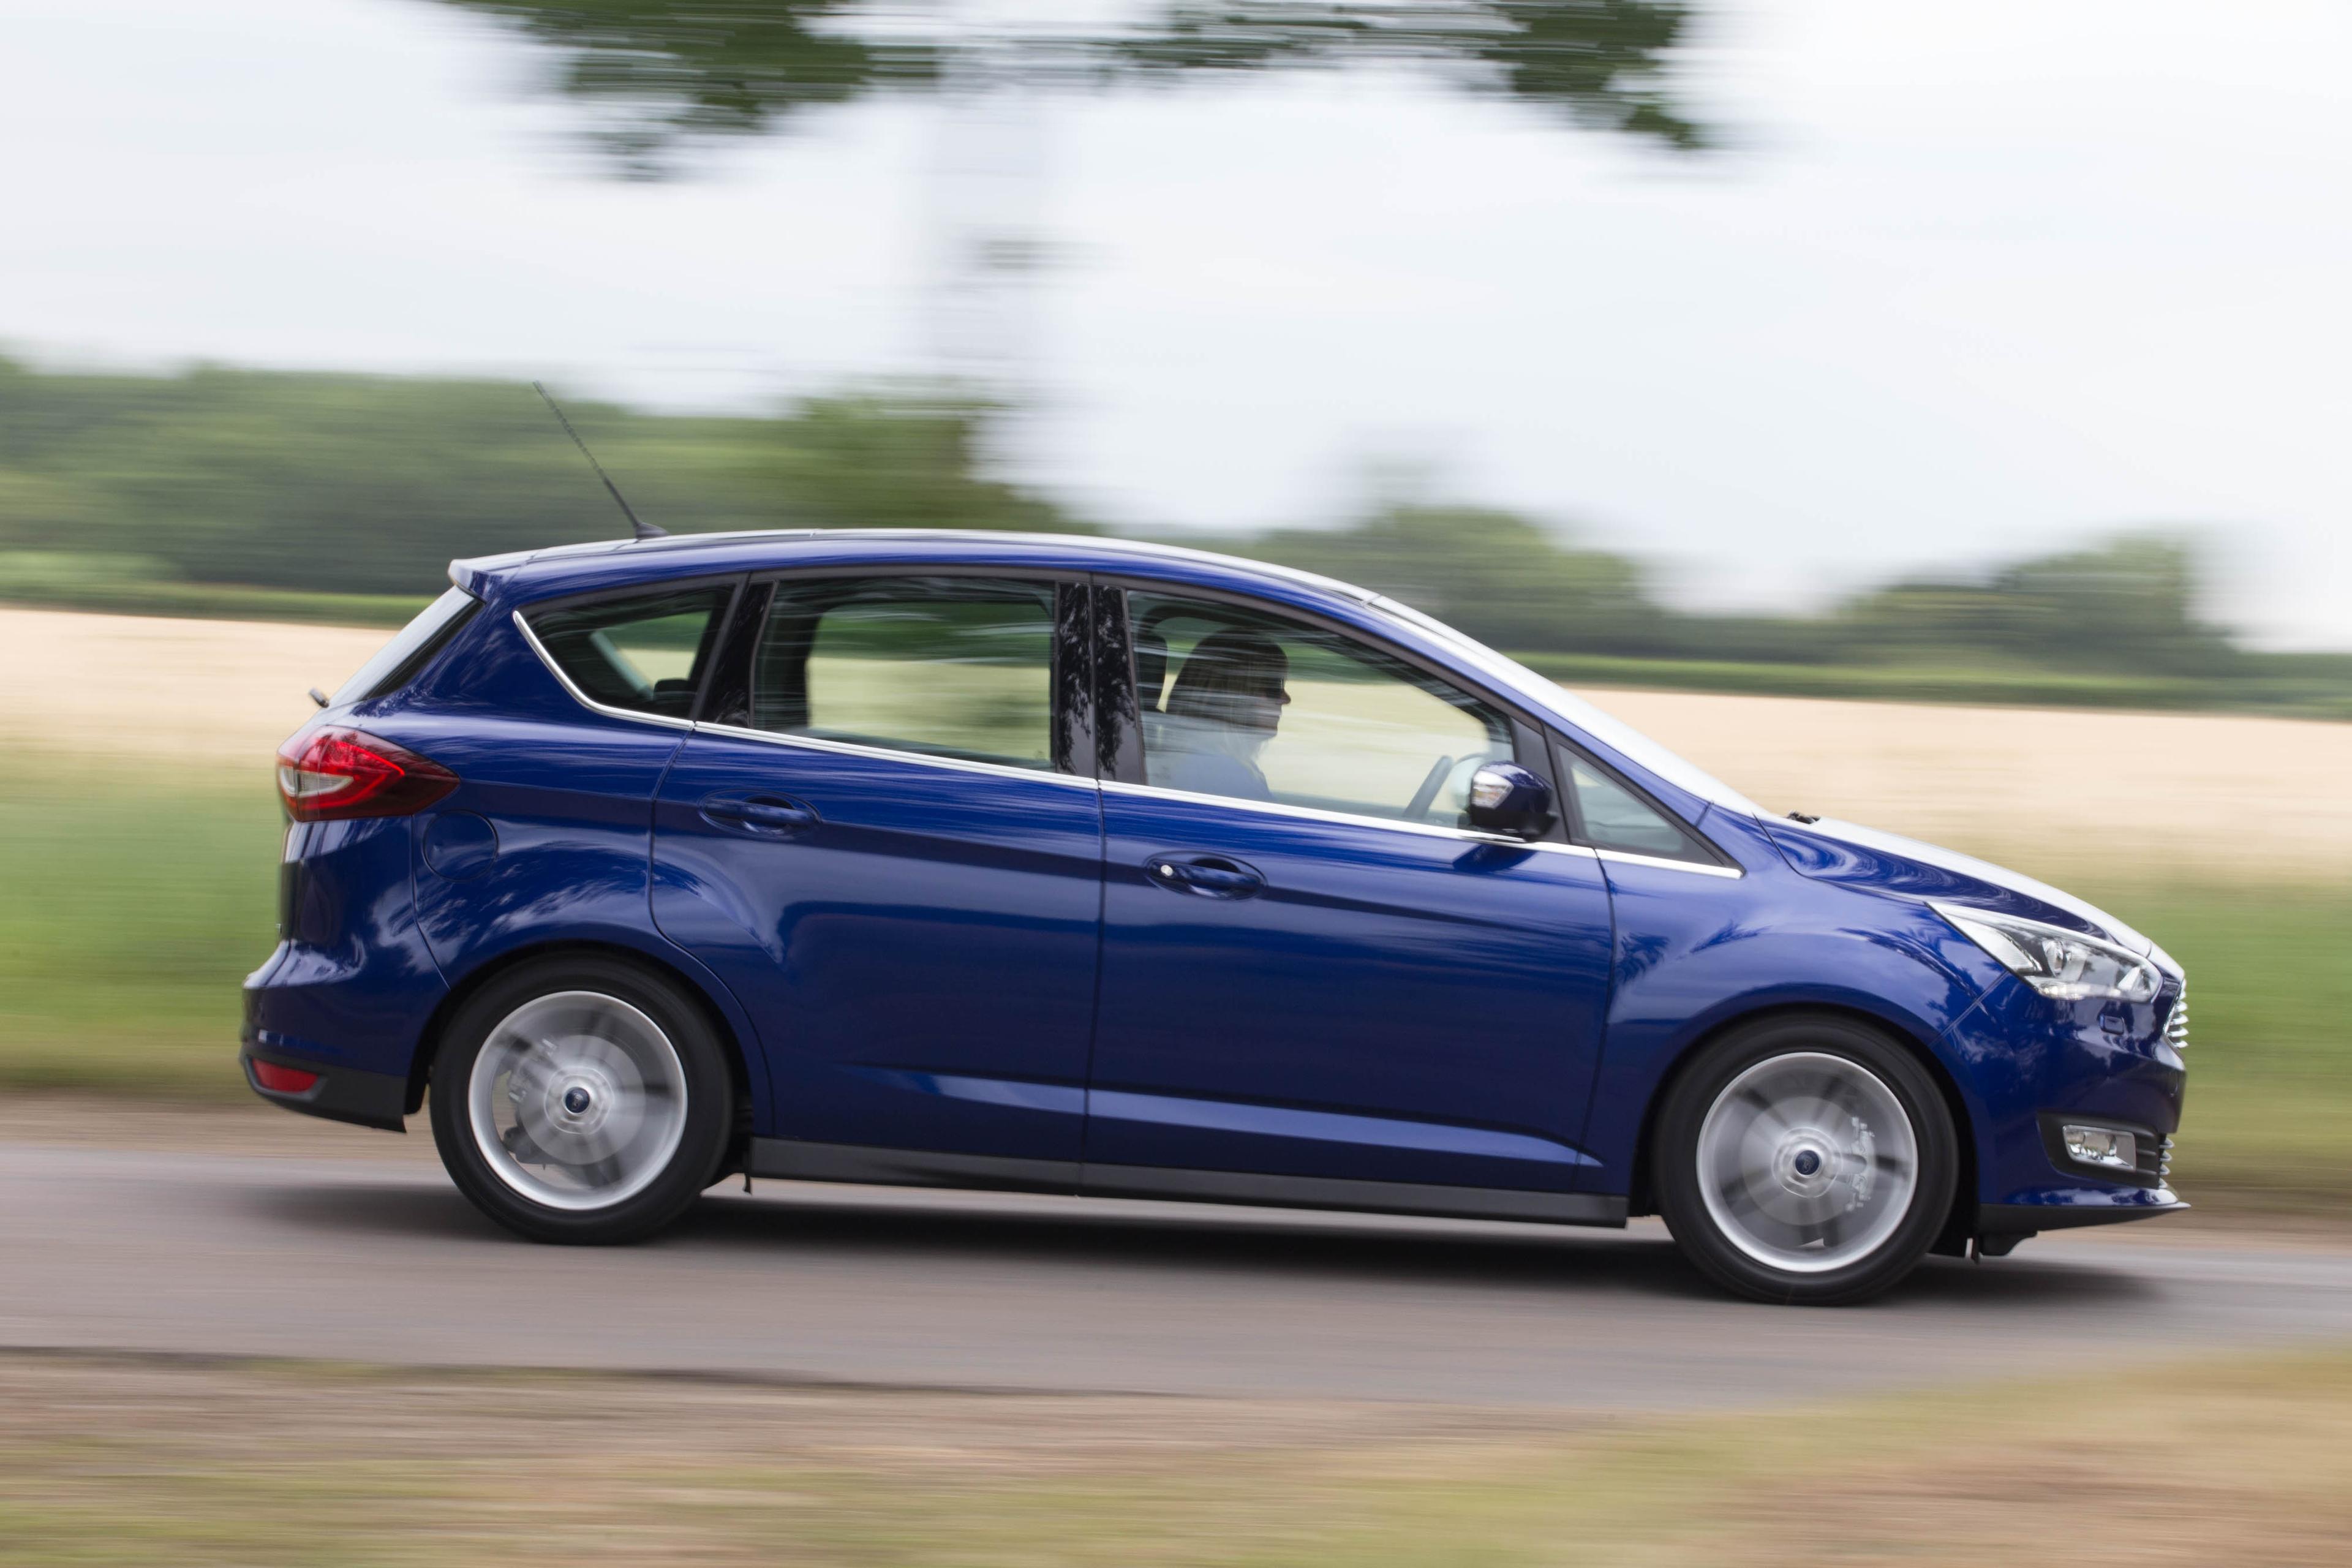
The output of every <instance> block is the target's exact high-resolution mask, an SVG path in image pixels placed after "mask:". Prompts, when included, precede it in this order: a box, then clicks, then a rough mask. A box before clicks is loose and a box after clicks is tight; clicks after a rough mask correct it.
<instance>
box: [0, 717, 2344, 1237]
mask: <svg viewBox="0 0 2352 1568" xmlns="http://www.w3.org/2000/svg"><path fill="white" fill-rule="evenodd" d="M282 830H283V829H282V825H281V822H280V818H279V816H278V807H277V803H276V799H275V797H274V795H273V794H272V791H271V787H270V781H269V778H268V774H267V773H264V772H262V771H261V770H259V769H257V770H255V771H254V773H251V774H228V773H222V772H220V771H218V770H197V771H194V772H190V773H179V774H174V773H171V772H170V771H169V769H168V766H167V765H157V764H149V763H140V762H136V761H132V760H129V759H125V760H122V761H120V762H108V763H94V762H83V763H62V762H57V761H40V760H30V759H28V758H27V757H26V756H25V755H23V754H19V755H17V756H16V757H14V758H11V759H8V760H6V761H0V865H5V866H6V867H7V868H8V881H7V885H8V890H9V892H10V894H11V895H12V896H11V897H9V898H8V899H6V900H0V1086H5V1087H9V1088H16V1089H82V1090H95V1091H99V1092H103V1093H121V1094H129V1095H137V1096H142V1097H146V1098H154V1099H166V1100H189V1101H204V1100H221V1101H229V1100H243V1098H244V1097H245V1095H246V1092H247V1091H246V1089H245V1087H244V1083H243V1080H242V1079H241V1078H240V1077H239V1075H238V1074H237V1071H236V1065H235V1054H236V1028H237V1022H238V994H237V983H238V981H239V979H240V978H241V977H242V976H243V975H244V974H245V973H247V972H248V971H249V970H251V969H253V968H254V967H256V966H257V965H258V964H259V963H260V962H261V961H262V959H263V958H265V957H266V956H268V952H269V950H270V945H271V943H272V942H273V941H274V940H275V939H274V936H273V925H274V922H275V920H276V875H277V863H278V843H279V837H280V834H281V832H282ZM2021 869H2029V870H2030V869H2033V868H2021ZM2059 880H2060V881H2061V883H2062V884H2063V885H2065V886H2067V887H2069V888H2071V889H2073V890H2074V891H2076V892H2079V893H2081V894H2082V895H2083V896H2084V897H2086V898H2089V899H2091V900H2095V901H2096V902H2098V903H2100V904H2102V905H2104V906H2105V907H2106V908H2107V909H2109V910H2113V911H2114V912H2115V913H2116V915H2118V916H2120V917H2121V918H2123V919H2124V920H2126V921H2130V922H2131V923H2132V924H2134V925H2136V926H2137V927H2138V928H2139V929H2140V930H2142V931H2146V932H2147V933H2148V934H2149V935H2151V936H2153V937H2154V938H2155V939H2156V940H2157V941H2158V942H2162V943H2163V944H2164V945H2165V947H2166V948H2167V949H2168V950H2169V951H2170V952H2172V954H2173V955H2174V956H2175V957H2176V958H2178V959H2179V961H2180V962H2181V963H2183V964H2185V965H2186V966H2187V967H2188V969H2189V975H2190V986H2191V989H2190V995H2191V999H2192V1012H2193V1016H2194V1026H2193V1030H2192V1036H2191V1045H2190V1048H2189V1113H2188V1118H2187V1121H2186V1123H2185V1125H2184V1127H2183V1130H2182V1132H2181V1137H2180V1150H2179V1158H2178V1160H2177V1162H2176V1164H2175V1175H2176V1182H2177V1184H2178V1185H2179V1187H2180V1188H2181V1190H2182V1192H2183V1194H2184V1195H2186V1196H2187V1197H2189V1199H2190V1201H2191V1202H2200V1201H2219V1202H2223V1203H2231V1204H2245V1205H2258V1206H2265V1207H2280V1208H2316V1207H2325V1206H2332V1205H2340V1204H2341V1203H2342V1202H2343V1200H2344V1199H2345V1198H2346V1197H2347V1196H2352V1137H2347V1134H2346V1131H2345V1129H2346V1128H2347V1126H2352V1037H2347V1020H2352V889H2334V888H2326V887H2293V886H2284V885H2282V886H2228V885H2221V884H2201V885H2200V884H2192V883H2166V882H2162V881H2158V880H2155V879H2151V878H2149V877H2147V876H2145V875H2141V876H2137V877H2126V876H2122V875H2118V876H2116V877H2114V878H2112V879H2105V880H2104V881H2102V880H2096V879H2086V878H2084V877H2081V876H2063V877H2061V878H2059Z"/></svg>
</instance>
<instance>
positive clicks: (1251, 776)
mask: <svg viewBox="0 0 2352 1568" xmlns="http://www.w3.org/2000/svg"><path fill="white" fill-rule="evenodd" d="M1289 675H1290V659H1289V658H1288V656H1287V655H1286V654H1285V653H1284V652H1283V651H1282V645H1281V644H1280V643H1277V642H1276V641H1275V640H1274V638H1273V637H1269V636H1267V635H1266V634H1265V633H1264V632H1262V631H1258V630H1255V629H1254V628H1251V627H1246V626H1235V627H1230V628H1228V629H1226V630H1224V631H1220V632H1212V633H1210V634H1209V635H1208V636H1207V637H1202V639H1201V640H1200V642H1199V643H1198V644H1197V645H1195V646H1194V647H1193V649H1192V655H1191V657H1189V658H1186V659H1185V660H1184V668H1182V669H1181V670H1179V671H1178V672H1177V675H1176V682H1175V685H1174V687H1173V688H1172V689H1171V690H1170V691H1169V693H1168V703H1167V712H1166V716H1165V717H1164V718H1163V719H1162V720H1161V721H1160V723H1159V724H1158V725H1156V726H1155V727H1154V728H1155V729H1156V730H1157V731H1158V738H1159V744H1158V745H1157V746H1155V747H1153V748H1152V749H1151V755H1150V757H1149V758H1148V759H1147V760H1146V765H1147V767H1148V769H1149V773H1150V782H1151V783H1153V784H1158V785H1160V787H1162V788H1164V789H1181V790H1190V791H1192V792H1193V793H1195V794H1199V795H1225V796H1229V797H1231V798H1234V799H1240V800H1271V799H1273V798H1274V792H1273V791H1272V790H1271V789H1269V788H1267V787H1266V782H1265V772H1264V770H1262V769H1261V768H1260V767H1259V766H1258V754H1259V753H1260V752H1264V751H1265V744H1266V742H1268V741H1271V740H1273V739H1274V735H1275V731H1276V730H1277V729H1279V728H1280V727H1281V724H1282V710H1283V709H1284V707H1285V706H1286V705H1287V704H1288V703H1289V701H1290V693H1289V691H1288V690H1287V689H1286V681H1287V680H1288V679H1289Z"/></svg>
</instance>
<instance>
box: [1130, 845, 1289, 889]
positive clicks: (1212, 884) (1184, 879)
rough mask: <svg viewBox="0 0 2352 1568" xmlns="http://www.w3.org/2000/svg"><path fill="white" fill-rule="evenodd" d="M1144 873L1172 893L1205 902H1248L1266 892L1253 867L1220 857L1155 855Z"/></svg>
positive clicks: (1144, 864) (1262, 880)
mask: <svg viewBox="0 0 2352 1568" xmlns="http://www.w3.org/2000/svg"><path fill="white" fill-rule="evenodd" d="M1143 874H1144V875H1145V876H1146V877H1147V878H1149V879H1150V880H1151V881H1152V882H1153V883H1155V884H1157V885H1158V886H1160V887H1162V888H1165V889H1168V890H1169V891H1170V892H1171V893H1192V894H1195V895H1197V896H1198V897H1201V898H1204V899H1248V898H1255V896H1256V895H1258V894H1259V893H1262V892H1264V891H1265V878H1264V877H1262V876H1260V875H1259V874H1258V872H1257V870H1256V869H1255V868H1254V867H1250V866H1245V865H1244V864H1242V862H1240V861H1239V860H1235V859H1232V858H1229V857H1226V856H1223V855H1154V856H1153V857H1152V858H1150V859H1149V860H1146V861H1145V862H1144V863H1143Z"/></svg>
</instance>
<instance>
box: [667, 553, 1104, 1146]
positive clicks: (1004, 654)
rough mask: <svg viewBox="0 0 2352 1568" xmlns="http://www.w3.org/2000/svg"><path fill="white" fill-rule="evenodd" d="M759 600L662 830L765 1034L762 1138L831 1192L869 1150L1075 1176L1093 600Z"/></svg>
mask: <svg viewBox="0 0 2352 1568" xmlns="http://www.w3.org/2000/svg"><path fill="white" fill-rule="evenodd" d="M758 588H759V593H760V595H761V596H760V598H759V600H758V601H757V602H756V603H755V605H753V607H752V609H751V612H750V614H751V623H750V624H747V625H746V626H745V627H744V628H742V629H741V630H740V632H739V634H738V637H739V640H743V641H750V642H751V643H752V644H753V646H752V647H751V651H750V653H749V655H748V658H747V659H746V660H745V661H744V663H743V665H742V666H741V667H740V668H741V671H742V673H741V675H740V677H739V681H738V687H737V689H735V690H734V691H733V692H732V693H731V694H728V693H714V696H713V698H712V699H711V700H709V701H710V702H712V703H716V707H712V706H709V704H708V703H707V705H706V713H705V720H706V721H705V722H704V723H703V724H702V725H700V726H699V727H698V729H697V731H696V732H695V733H694V734H693V735H692V736H691V737H690V738H689V739H688V742H687V743H686V745H685V747H684V749H683V750H682V751H681V752H680V753H679V755H678V757H677V762H676V763H674V764H673V765H672V767H671V769H670V771H669V773H668V776H667V778H666V779H665V780H664V781H663V784H662V786H661V790H660V794H659V796H658V798H657V800H656V809H655V827H654V859H655V891H654V913H655V918H656V921H657V922H658V923H659V925H660V927H661V929H662V931H663V932H664V933H665V934H666V935H667V936H668V937H669V938H670V939H671V940H672V941H674V942H678V943H680V944H681V945H683V946H684V947H686V948H688V950H689V951H691V952H694V953H695V954H696V955H697V956H698V958H700V959H701V961H702V962H703V963H706V964H708V965H709V967H710V968H711V969H713V970H714V971H716V972H717V973H719V975H720V977H721V978H722V979H723V980H724V981H725V982H726V984H728V985H730V987H732V988H733V989H734V991H735V993H736V995H737V996H738V998H739V999H740V1001H741V1002H742V1003H743V1005H744V1006H745V1008H746V1009H747V1010H748V1011H749V1012H750V1013H751V1015H752V1016H753V1019H754V1021H755V1023H756V1025H757V1026H758V1028H759V1031H760V1035H761V1044H762V1046H763V1047H764V1055H765V1057H766V1060H767V1068H768V1072H769V1075H770V1079H771V1086H772V1095H773V1103H774V1105H775V1107H776V1110H775V1112H774V1119H775V1125H774V1126H772V1127H762V1128H758V1129H755V1131H758V1132H759V1133H760V1134H761V1135H762V1136H765V1137H771V1138H776V1139H783V1140H791V1141H793V1144H794V1145H795V1147H796V1148H797V1149H798V1151H799V1157H800V1163H798V1164H793V1162H792V1161H790V1160H783V1161H782V1163H783V1164H784V1165H785V1166H786V1167H787V1168H793V1169H806V1170H807V1171H809V1172H810V1173H828V1172H833V1171H837V1170H841V1169H845V1168H848V1167H844V1166H842V1165H840V1164H839V1163H838V1161H836V1162H835V1163H834V1164H832V1165H828V1164H826V1163H825V1160H824V1151H826V1150H834V1151H839V1150H841V1149H843V1148H844V1146H855V1147H856V1148H860V1149H866V1150H874V1149H886V1150H921V1151H944V1152H951V1153H959V1154H964V1155H977V1156H987V1157H992V1158H993V1159H996V1160H1005V1159H1013V1160H1031V1161H1039V1162H1058V1163H1065V1164H1069V1165H1071V1166H1072V1167H1073V1172H1072V1173H1073V1174H1074V1173H1075V1171H1074V1163H1075V1162H1076V1160H1077V1159H1078V1156H1079V1144H1080V1136H1081V1128H1082V1125H1083V1119H1084V1100H1085V1085H1086V1073H1087V1043H1088V1039H1089V1037H1090V1034H1091V1030H1092V1022H1093V1009H1094V998H1095V972H1096V956H1097V933H1098V930H1099V920H1098V913H1099V899H1100V868H1101V837H1100V836H1101V824H1100V816H1099V810H1098V806H1097V786H1096V784H1095V780H1094V778H1093V777H1092V773H1093V768H1092V760H1091V746H1090V744H1089V743H1087V742H1086V741H1085V738H1084V724H1085V717H1086V715H1085V712H1084V707H1085V702H1084V694H1085V691H1086V689H1087V688H1086V679H1087V671H1086V668H1085V666H1086V660H1085V659H1084V658H1083V656H1082V652H1081V649H1082V647H1083V637H1084V635H1085V627H1084V615H1083V611H1084V605H1085V602H1086V600H1085V590H1084V588H1083V587H1082V586H1077V585H1070V584H1056V583H1055V582H1052V581H1047V580H1043V579H1037V580H1032V579H1024V578H1015V577H1002V576H982V575H966V576H959V575H952V574H949V575H941V574H929V575H908V574H873V573H870V572H869V573H867V574H863V575H834V576H796V577H786V578H783V579H781V580H778V581H776V582H774V583H772V584H760V585H758ZM713 719H715V720H716V721H717V722H715V723H714V722H711V720H713ZM767 1163H768V1165H769V1166H770V1167H771V1168H775V1167H777V1166H778V1164H779V1160H770V1161H768V1162H767ZM1045 1184H1049V1185H1050V1184H1052V1183H1051V1182H1050V1181H1048V1182H1046V1183H1045Z"/></svg>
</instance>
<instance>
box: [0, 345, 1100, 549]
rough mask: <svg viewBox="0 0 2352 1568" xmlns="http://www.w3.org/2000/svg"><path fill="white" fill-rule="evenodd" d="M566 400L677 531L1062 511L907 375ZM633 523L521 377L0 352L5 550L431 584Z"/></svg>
mask: <svg viewBox="0 0 2352 1568" xmlns="http://www.w3.org/2000/svg"><path fill="white" fill-rule="evenodd" d="M571 411H572V416H573V419H574V420H575V422H576V423H577V424H578V425H579V426H580V428H581V431H582V433H583V435H585V436H586V437H587V438H588V440H589V443H590V444H591V445H592V446H593V447H595V448H596V451H597V455H598V457H600V458H602V459H603V460H604V466H605V467H606V468H609V469H611V470H612V472H613V474H614V478H615V479H617V480H618V481H619V483H620V485H621V488H622V489H623V490H625V492H626V493H627V494H628V496H629V498H630V500H631V501H632V502H633V503H634V504H635V506H636V508H637V509H638V510H639V511H640V512H641V513H642V514H643V515H644V516H646V518H647V519H648V520H649V521H657V522H659V523H661V524H662V525H663V526H664V527H666V528H669V529H671V530H673V531H679V532H690V531H698V530H709V529H726V528H779V527H814V526H833V527H838V526H872V525H877V524H898V525H902V526H903V525H910V524H923V525H929V526H953V527H965V528H1022V529H1031V530H1048V531H1050V530H1060V529H1068V528H1072V527H1076V526H1077V525H1076V523H1075V522H1073V521H1071V520H1070V519H1068V518H1067V517H1066V516H1065V515H1064V514H1063V513H1062V512H1061V511H1060V510H1058V509H1057V508H1055V506H1054V505H1053V503H1051V502H1050V501H1047V500H1043V499H1041V498H1038V497H1035V496H1033V495H1030V494H1028V493H1027V492H1025V491H1023V490H1021V489H1017V488H1015V487H1013V486H1011V485H1007V484H1003V483H1000V482H998V481H995V480H992V479H985V478H982V477H981V476H980V475H979V474H978V473H976V472H975V467H976V465H975V459H974V455H973V454H974V448H975V446H976V444H977V442H978V441H979V438H980V427H981V422H982V419H983V417H984V416H986V415H987V413H988V409H987V407H986V406H985V405H980V404H976V403H973V402H971V401H969V400H961V399H957V398H952V397H946V396H935V395H926V394H925V393H924V392H923V391H922V389H919V388H902V389H898V390H897V391H894V392H888V393H872V394H866V395H856V396H845V397H833V398H814V399H810V400H808V401H807V402H804V403H802V404H798V405H794V406H793V407H790V408H788V409H785V410H783V411H782V413H781V414H780V415H779V416H775V417H771V418H700V417H685V416H659V415H647V414H641V413H637V412H635V411H633V410H628V409H624V408H619V407H615V406H614V405H606V404H596V403H582V404H575V405H572V410H571ZM624 531H625V525H624V524H623V523H622V521H621V520H620V518H619V517H618V516H617V515H616V514H615V513H614V510H613V509H612V505H611V502H610V501H609V500H607V499H606V498H605V497H604V495H603V494H602V493H601V492H600V491H599V490H598V489H596V485H595V480H594V479H593V476H592V475H591V474H590V472H589V470H588V468H587V467H586V465H585V464H583V463H582V462H581V460H580V458H579V454H578V453H576V452H574V451H573V450H572V447H571V446H570V444H569V443H568V442H566V441H565V440H564V439H563V437H562V432H561V431H559V430H558V429H557V427H556V425H555V422H554V421H553V420H552V419H551V418H549V417H548V414H547V410H546V408H545V407H544V406H543V405H541V403H540V402H539V400H538V399H537V398H536V397H534V396H532V395H531V394H530V388H528V387H526V386H522V385H520V384H513V383H503V382H488V381H430V380H412V379H406V378H392V377H377V376H356V375H299V374H283V373H273V372H266V371H232V370H219V369H200V370H196V371H192V372H190V373H188V374H183V375H175V376H139V375H81V374H34V373H31V372H28V371H26V370H23V369H21V368H20V367H17V366H15V365H12V364H10V363H8V362H7V361H5V360H0V551H7V552H44V553H47V552H68V553H72V554H80V555H106V556H111V557H135V558H140V559H142V560H143V561H145V562H147V563H151V564H152V565H153V566H154V567H155V568H156V569H157V570H160V571H163V572H164V573H166V574H170V575H173V576H178V577H184V578H186V579H188V580H190V581H194V582H206V583H243V584H257V585H260V586H266V587H289V588H311V589H335V590H342V591H349V592H358V593H394V594H398V593H415V592H417V591H419V590H420V589H425V588H429V587H430V586H431V585H432V584H433V583H434V582H435V581H436V579H437V578H438V577H439V576H440V575H441V573H442V569H443V567H444V565H445V564H446V563H447V562H448V561H449V560H450V559H451V558H452V557H455V556H461V555H481V554H488V553H491V552H498V551H503V550H522V549H531V548H536V547H540V546H544V545H550V544H560V543H567V542H573V541H577V540H583V539H604V538H611V537H614V536H615V535H617V534H619V533H622V532H624Z"/></svg>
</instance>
